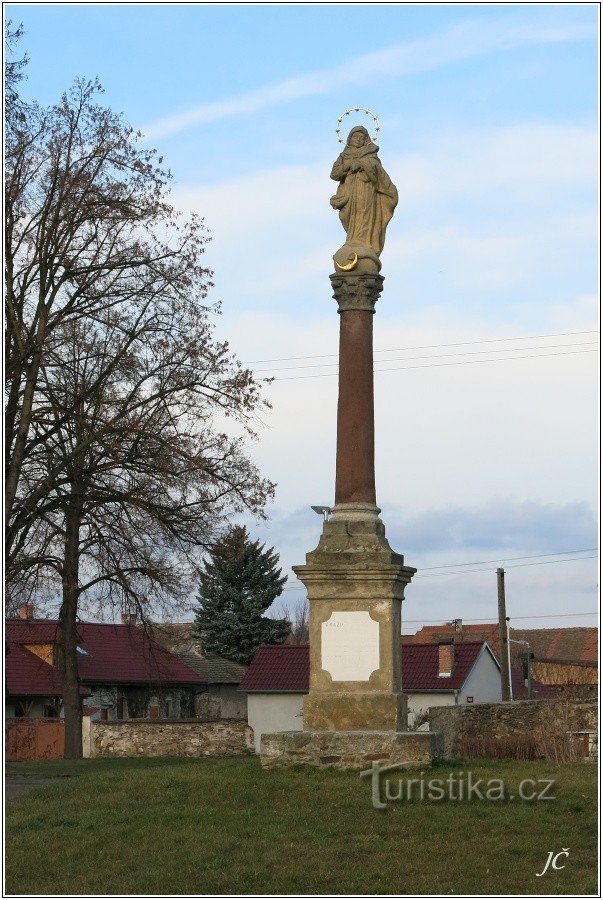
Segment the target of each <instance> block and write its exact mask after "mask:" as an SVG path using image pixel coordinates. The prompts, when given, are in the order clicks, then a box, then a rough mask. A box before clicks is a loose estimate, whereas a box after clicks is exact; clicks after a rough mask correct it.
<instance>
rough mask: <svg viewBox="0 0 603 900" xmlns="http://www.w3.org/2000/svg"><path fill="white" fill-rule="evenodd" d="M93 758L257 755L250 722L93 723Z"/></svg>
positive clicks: (225, 720)
mask: <svg viewBox="0 0 603 900" xmlns="http://www.w3.org/2000/svg"><path fill="white" fill-rule="evenodd" d="M91 729H92V730H91V740H90V752H91V755H92V756H105V757H106V756H232V755H237V756H238V755H246V754H249V753H253V750H254V748H253V731H252V730H251V728H250V727H249V725H247V723H246V722H241V721H237V720H234V719H233V720H228V719H221V720H220V721H219V722H199V721H198V720H183V719H178V720H173V719H172V720H161V719H155V720H152V721H148V720H147V721H141V720H130V721H127V722H92V723H91Z"/></svg>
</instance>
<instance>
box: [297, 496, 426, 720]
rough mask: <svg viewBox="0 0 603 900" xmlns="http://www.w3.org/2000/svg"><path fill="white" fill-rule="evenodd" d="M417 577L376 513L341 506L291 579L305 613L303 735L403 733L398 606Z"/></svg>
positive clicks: (367, 506)
mask: <svg viewBox="0 0 603 900" xmlns="http://www.w3.org/2000/svg"><path fill="white" fill-rule="evenodd" d="M415 571H416V569H413V568H411V567H410V566H406V565H404V557H403V556H400V554H398V553H394V552H393V550H392V549H391V547H390V546H389V544H388V542H387V539H386V537H385V528H384V526H383V523H382V521H381V519H380V518H379V509H378V508H377V507H376V506H372V505H370V504H340V505H337V506H335V508H334V510H333V516H332V518H331V519H330V520H328V521H326V522H325V523H324V526H323V533H322V535H321V538H320V541H319V544H318V547H317V548H316V550H314V551H312V552H311V553H308V554H307V556H306V565H305V566H294V572H295V574H296V575H297V577H298V578H299V579H300V580H301V581H302V582H303V583H304V585H305V586H306V588H307V591H308V600H309V605H310V693H309V694H308V695H307V696H306V697H304V704H303V717H304V729H307V730H314V731H327V732H328V731H365V730H366V731H380V732H383V731H401V730H405V729H406V704H405V700H404V697H403V695H402V694H401V683H400V679H401V654H400V650H401V646H400V645H401V637H400V634H401V618H402V612H401V605H402V600H403V597H404V588H405V586H406V585H407V584H408V582H409V581H410V580H411V578H412V576H413V575H414V573H415Z"/></svg>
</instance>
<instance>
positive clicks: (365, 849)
mask: <svg viewBox="0 0 603 900" xmlns="http://www.w3.org/2000/svg"><path fill="white" fill-rule="evenodd" d="M7 768H8V770H9V771H13V772H18V773H24V772H30V773H33V772H36V773H44V774H48V775H51V774H54V775H59V774H63V773H68V774H71V775H73V777H71V778H57V779H56V781H55V782H54V783H51V784H49V785H48V786H47V787H44V788H41V789H39V790H37V791H35V792H33V793H31V794H28V795H27V796H25V797H21V798H18V799H16V800H14V801H12V802H11V803H9V805H8V813H7V823H6V838H7V841H6V852H7V866H6V873H7V874H6V891H7V893H9V894H31V893H43V894H74V893H76V894H88V893H91V894H164V893H167V894H214V893H215V894H229V893H233V894H234V893H249V894H263V893H269V894H281V893H291V894H297V893H300V894H308V893H316V894H343V893H345V894H353V893H357V894H371V893H375V894H405V893H413V894H475V893H484V894H491V893H502V894H595V893H596V891H597V876H596V873H597V818H596V768H595V767H594V766H592V765H585V764H568V765H553V764H548V763H543V762H526V763H517V762H498V761H497V762H479V763H471V764H470V763H468V764H466V766H464V767H463V766H460V767H459V766H453V765H447V766H442V767H439V768H437V769H434V770H429V772H428V773H427V775H428V777H436V776H437V777H440V778H446V777H447V776H448V774H449V773H453V774H454V775H455V777H456V778H458V777H459V773H460V772H461V771H464V772H466V771H467V770H468V769H471V771H472V772H473V773H474V777H475V778H477V777H482V778H502V779H503V780H504V781H505V784H506V786H507V789H508V791H509V792H512V791H513V790H514V789H515V788H516V786H517V784H518V783H519V781H520V780H521V779H523V778H532V779H535V780H536V779H539V778H550V779H555V782H556V785H555V789H554V793H555V794H556V797H557V799H556V800H555V801H551V802H525V801H519V800H513V801H511V800H504V801H498V802H487V801H479V800H472V801H471V802H467V801H465V802H453V801H441V802H429V801H424V802H420V801H419V800H413V801H411V802H408V801H406V800H405V801H402V802H392V803H391V804H390V805H389V806H388V808H387V809H386V810H376V809H374V808H373V807H372V805H371V802H370V786H369V783H368V782H367V781H366V780H361V779H360V778H359V776H358V773H357V772H335V771H332V770H331V771H325V770H323V771H318V770H314V769H301V768H300V769H290V770H285V771H263V770H262V769H261V768H260V764H259V761H258V760H257V759H255V758H229V759H220V760H204V759H114V760H83V761H81V762H79V763H64V762H46V763H19V764H11V765H9V766H8V767H7ZM400 774H402V777H404V778H407V777H410V774H409V773H400ZM400 774H399V773H396V774H395V778H396V782H395V783H396V785H397V779H398V777H400ZM562 848H569V850H570V855H569V858H567V859H566V860H565V862H566V865H565V868H564V869H560V870H559V871H549V872H547V873H546V874H545V875H543V876H542V877H540V878H537V877H536V873H537V872H541V871H542V869H543V867H544V864H545V861H546V859H547V857H548V854H549V852H550V851H555V852H557V851H559V850H561V849H562Z"/></svg>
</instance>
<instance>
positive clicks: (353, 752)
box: [260, 731, 442, 769]
mask: <svg viewBox="0 0 603 900" xmlns="http://www.w3.org/2000/svg"><path fill="white" fill-rule="evenodd" d="M441 756H442V741H441V737H440V735H439V734H433V732H430V731H425V732H419V731H412V732H408V731H397V732H396V731H283V732H280V733H278V734H263V735H262V740H261V750H260V759H261V763H262V766H263V767H264V768H265V769H284V768H288V767H289V766H315V767H317V768H321V769H326V768H333V769H366V768H370V767H371V764H372V763H373V761H376V760H379V761H380V762H382V763H384V765H398V766H404V767H406V768H422V767H426V766H430V765H431V764H432V762H433V760H434V759H439V758H440V757H441Z"/></svg>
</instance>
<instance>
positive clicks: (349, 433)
mask: <svg viewBox="0 0 603 900" xmlns="http://www.w3.org/2000/svg"><path fill="white" fill-rule="evenodd" d="M335 503H336V504H337V503H371V504H373V505H375V503H376V496H375V411H374V400H373V313H372V312H369V311H368V310H366V309H344V310H342V311H341V312H340V328H339V399H338V402H337V463H336V477H335Z"/></svg>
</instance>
